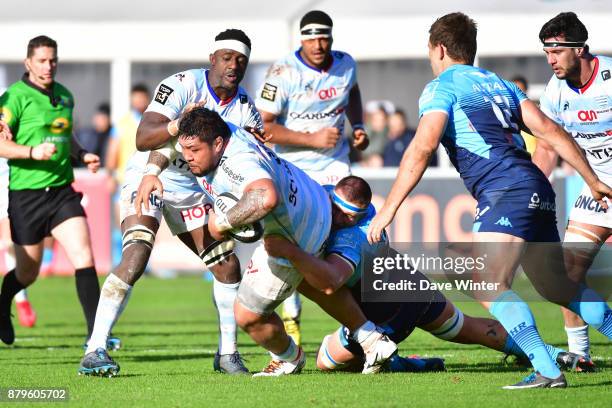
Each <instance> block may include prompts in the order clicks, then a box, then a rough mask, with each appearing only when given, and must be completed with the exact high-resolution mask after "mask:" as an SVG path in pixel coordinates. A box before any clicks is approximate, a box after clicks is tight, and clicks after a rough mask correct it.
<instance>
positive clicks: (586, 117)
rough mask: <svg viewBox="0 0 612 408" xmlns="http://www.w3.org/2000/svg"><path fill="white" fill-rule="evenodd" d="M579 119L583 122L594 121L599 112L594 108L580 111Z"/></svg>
mask: <svg viewBox="0 0 612 408" xmlns="http://www.w3.org/2000/svg"><path fill="white" fill-rule="evenodd" d="M578 119H580V120H581V121H583V122H592V121H593V120H595V119H597V112H595V111H594V110H588V111H586V110H581V111H578Z"/></svg>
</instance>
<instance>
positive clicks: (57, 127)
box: [50, 118, 70, 134]
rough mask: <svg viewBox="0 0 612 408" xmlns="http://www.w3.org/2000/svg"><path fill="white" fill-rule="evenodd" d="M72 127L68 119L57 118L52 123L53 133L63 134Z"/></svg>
mask: <svg viewBox="0 0 612 408" xmlns="http://www.w3.org/2000/svg"><path fill="white" fill-rule="evenodd" d="M69 127H70V121H69V120H68V119H66V118H57V119H55V120H54V121H53V122H52V123H51V127H50V130H51V133H55V134H58V133H62V132H64V131H65V130H66V129H68V128H69Z"/></svg>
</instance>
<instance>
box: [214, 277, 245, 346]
mask: <svg viewBox="0 0 612 408" xmlns="http://www.w3.org/2000/svg"><path fill="white" fill-rule="evenodd" d="M239 286H240V282H238V283H221V282H219V281H218V280H217V279H214V282H213V298H214V300H215V306H217V314H218V317H219V354H232V353H234V352H236V318H235V317H234V301H235V300H236V296H237V295H238V287H239Z"/></svg>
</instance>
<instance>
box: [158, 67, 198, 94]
mask: <svg viewBox="0 0 612 408" xmlns="http://www.w3.org/2000/svg"><path fill="white" fill-rule="evenodd" d="M205 81H206V70H204V69H202V68H194V69H188V70H185V71H181V72H177V73H176V74H172V75H170V76H169V77H167V78H166V79H164V80H163V81H162V83H164V84H166V85H170V86H173V87H175V88H184V89H190V88H201V87H202V86H203V85H204V83H205Z"/></svg>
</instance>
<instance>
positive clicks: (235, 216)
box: [208, 179, 278, 240]
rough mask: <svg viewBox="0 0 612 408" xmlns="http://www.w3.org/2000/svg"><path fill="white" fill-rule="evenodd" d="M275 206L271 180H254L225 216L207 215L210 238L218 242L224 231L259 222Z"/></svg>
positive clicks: (276, 197) (273, 188)
mask: <svg viewBox="0 0 612 408" xmlns="http://www.w3.org/2000/svg"><path fill="white" fill-rule="evenodd" d="M277 205H278V194H277V192H276V187H275V186H274V183H273V182H272V180H270V179H259V180H255V181H253V182H252V183H250V184H249V185H248V186H247V187H246V189H245V191H244V193H243V195H242V198H241V199H240V200H239V201H238V202H237V203H236V205H235V206H233V207H232V208H231V209H230V210H228V212H227V214H225V215H219V214H212V213H209V219H208V229H209V231H210V233H211V235H212V237H213V238H215V239H217V240H219V239H221V238H222V237H223V235H224V232H225V231H227V230H230V229H232V228H236V227H240V226H242V225H247V224H251V223H253V222H255V221H259V220H261V219H262V218H264V217H265V216H266V215H268V214H269V213H270V212H272V210H274V208H275V207H276V206H277Z"/></svg>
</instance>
